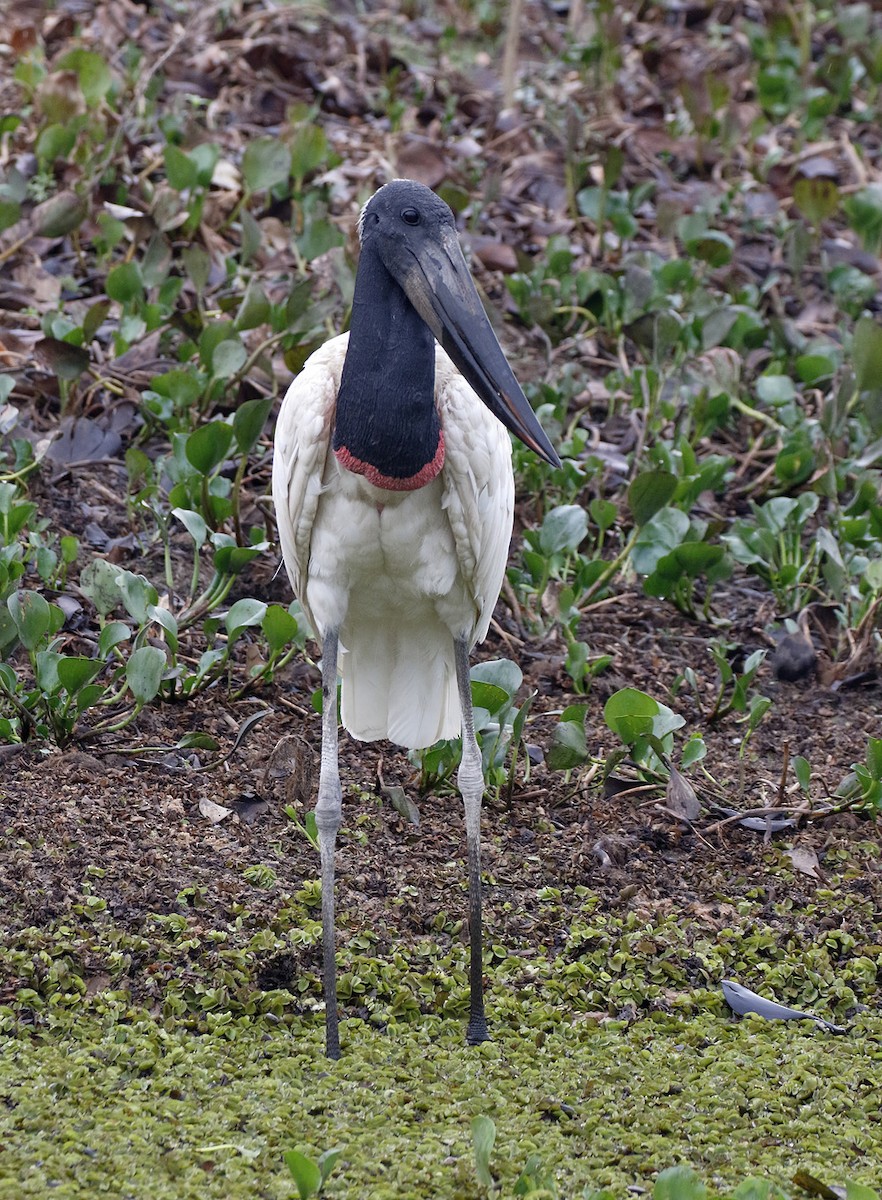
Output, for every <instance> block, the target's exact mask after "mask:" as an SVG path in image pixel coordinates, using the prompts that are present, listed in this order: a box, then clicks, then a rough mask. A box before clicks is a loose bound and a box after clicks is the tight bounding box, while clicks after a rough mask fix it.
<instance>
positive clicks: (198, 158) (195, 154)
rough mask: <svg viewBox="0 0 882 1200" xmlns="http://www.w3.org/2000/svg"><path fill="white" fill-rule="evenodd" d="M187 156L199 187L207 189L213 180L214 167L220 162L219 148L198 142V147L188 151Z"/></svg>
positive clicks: (211, 143) (212, 144) (209, 143)
mask: <svg viewBox="0 0 882 1200" xmlns="http://www.w3.org/2000/svg"><path fill="white" fill-rule="evenodd" d="M187 155H188V157H189V159H190V161H191V162H193V163H194V164H195V166H196V182H197V183H198V184H199V186H200V187H205V188H207V187H209V186H210V185H211V181H212V179H213V178H214V170H215V167H216V166H217V164H218V161H219V160H220V156H221V148H220V146H218V145H216V144H215V143H214V142H200V144H199V145H198V146H194V147H193V149H192V150H188V151H187Z"/></svg>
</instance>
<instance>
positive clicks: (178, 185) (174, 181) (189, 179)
mask: <svg viewBox="0 0 882 1200" xmlns="http://www.w3.org/2000/svg"><path fill="white" fill-rule="evenodd" d="M163 158H164V159H165V177H166V179H167V180H168V182H169V185H170V186H171V187H173V188H174V189H175V191H176V192H185V191H187V190H188V189H189V188H193V187H195V186H196V182H197V177H198V172H197V169H196V164H195V163H194V162H193V160H192V158H191V157H190V155H189V154H187V153H186V152H185V151H184V150H181V148H180V147H179V146H176V145H175V144H174V143H173V142H167V143H166V145H165V147H164V149H163Z"/></svg>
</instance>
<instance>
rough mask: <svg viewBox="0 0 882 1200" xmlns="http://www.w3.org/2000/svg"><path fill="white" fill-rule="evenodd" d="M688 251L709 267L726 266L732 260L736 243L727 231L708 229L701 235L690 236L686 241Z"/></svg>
mask: <svg viewBox="0 0 882 1200" xmlns="http://www.w3.org/2000/svg"><path fill="white" fill-rule="evenodd" d="M685 246H686V251H687V253H688V254H690V255H692V257H693V258H698V259H701V261H702V262H706V263H707V264H708V266H709V267H714V268H716V267H724V266H725V265H726V264H727V263H729V262H731V261H732V254H733V252H734V250H735V243H734V242H733V241H732V239H731V238H730V237H729V235H728V234H727V233H723V232H722V231H721V230H718V229H708V230H705V232H704V233H703V234H702V235H701V236H700V237H695V238H690V239H689V240H688V241H687V242H686V243H685Z"/></svg>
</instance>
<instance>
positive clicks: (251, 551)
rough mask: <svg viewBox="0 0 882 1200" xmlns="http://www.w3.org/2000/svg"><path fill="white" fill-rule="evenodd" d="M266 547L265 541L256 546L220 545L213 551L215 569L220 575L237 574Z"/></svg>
mask: <svg viewBox="0 0 882 1200" xmlns="http://www.w3.org/2000/svg"><path fill="white" fill-rule="evenodd" d="M267 548H268V543H267V542H261V543H260V545H258V546H220V547H218V549H217V550H215V552H214V567H215V570H216V571H219V572H220V573H221V574H222V575H238V574H239V572H240V571H244V570H245V568H246V567H247V566H248V564H249V563H250V562H253V561H254V559H255V558H258V557H259V556H260V555H261V554H263V552H264V550H266V549H267Z"/></svg>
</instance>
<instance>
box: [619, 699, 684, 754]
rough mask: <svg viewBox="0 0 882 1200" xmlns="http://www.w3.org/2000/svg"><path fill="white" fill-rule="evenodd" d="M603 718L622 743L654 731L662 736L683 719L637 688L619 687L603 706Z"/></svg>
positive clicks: (656, 735)
mask: <svg viewBox="0 0 882 1200" xmlns="http://www.w3.org/2000/svg"><path fill="white" fill-rule="evenodd" d="M603 719H604V720H605V721H606V723H607V725H608V726H609V728H610V729H611V730H612V731H613V733H615V734H617V735H618V736H619V737H620V738H621V739H622V741H623V742H624V743H625V744H626V745H629V746H631V745H633V744H634V743H635V742H636V741H637V740H638V739H639V738H645V737H647V736H648V735H654V736H655V737H657V738H663V737H665V735H666V734H668V733H670V732H672V730H674V729H679V728H680V727H681V726H682V725H685V724H686V722H685V720H684V718H683V717H681V716H678V715H677V714H676V713H674V712H672V711H671V709H669V708H668V707H667V705H665V704H660V703H659V702H658V700H655V699H653V697H652V696H648V695H647V694H646V692H641V691H639V690H638V689H637V688H621V689H620V690H619V691H618V692H614V693H613V695H612V696H610V698H609V700H607V702H606V704H605V705H604V707H603Z"/></svg>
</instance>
